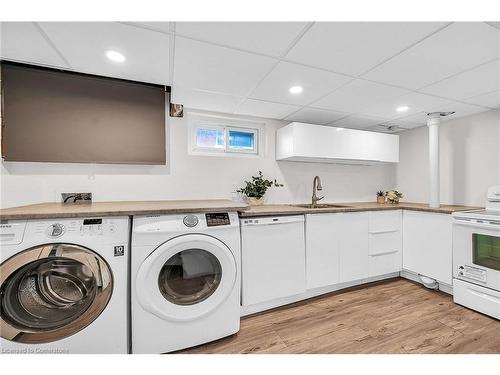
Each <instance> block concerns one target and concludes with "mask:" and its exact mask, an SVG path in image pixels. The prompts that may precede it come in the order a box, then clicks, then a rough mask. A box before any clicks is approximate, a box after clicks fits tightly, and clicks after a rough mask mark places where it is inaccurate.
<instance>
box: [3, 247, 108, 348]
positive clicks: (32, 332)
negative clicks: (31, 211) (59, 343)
mask: <svg viewBox="0 0 500 375" xmlns="http://www.w3.org/2000/svg"><path fill="white" fill-rule="evenodd" d="M0 282H1V286H0V298H1V300H0V313H1V314H0V316H1V323H2V332H1V336H2V338H5V339H8V340H11V341H15V342H20V343H47V342H53V341H56V340H60V339H62V338H65V337H68V336H71V335H73V334H74V333H76V332H78V331H80V330H82V329H83V328H85V327H86V326H88V325H89V324H90V323H92V322H93V321H94V320H95V319H96V318H97V317H98V316H99V315H100V313H101V312H102V311H103V310H104V308H105V307H106V305H107V303H108V301H109V299H110V298H111V292H112V288H113V285H112V274H111V271H110V268H109V266H108V264H107V263H106V262H105V261H104V259H102V258H101V257H100V256H99V255H98V254H96V253H95V252H93V251H92V250H90V249H87V248H85V247H82V246H76V245H72V244H63V243H59V244H47V245H43V246H37V247H34V248H31V249H28V250H25V251H23V252H21V253H19V254H16V255H14V256H13V257H11V258H9V259H7V260H6V261H5V262H4V263H2V264H1V265H0Z"/></svg>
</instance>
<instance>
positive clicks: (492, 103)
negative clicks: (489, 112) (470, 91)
mask: <svg viewBox="0 0 500 375" xmlns="http://www.w3.org/2000/svg"><path fill="white" fill-rule="evenodd" d="M466 102H468V103H472V104H477V105H480V106H483V107H488V108H499V107H500V90H497V91H493V92H489V93H487V94H482V95H478V96H474V97H472V98H469V99H467V100H466Z"/></svg>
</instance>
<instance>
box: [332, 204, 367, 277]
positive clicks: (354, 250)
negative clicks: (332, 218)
mask: <svg viewBox="0 0 500 375" xmlns="http://www.w3.org/2000/svg"><path fill="white" fill-rule="evenodd" d="M339 215H340V216H339V226H338V228H339V275H340V282H348V281H354V280H360V279H364V278H367V277H368V224H369V220H368V212H350V213H342V214H339Z"/></svg>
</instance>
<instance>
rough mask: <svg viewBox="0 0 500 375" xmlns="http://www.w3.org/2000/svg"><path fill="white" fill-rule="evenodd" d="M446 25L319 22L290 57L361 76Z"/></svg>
mask: <svg viewBox="0 0 500 375" xmlns="http://www.w3.org/2000/svg"><path fill="white" fill-rule="evenodd" d="M444 25H446V24H445V23H439V22H318V23H315V24H314V25H313V26H312V27H311V28H310V29H309V31H308V32H307V33H306V34H305V35H304V36H303V37H302V38H301V39H300V40H299V42H298V43H297V44H296V45H295V46H294V47H293V48H292V49H291V51H290V52H289V53H288V54H287V56H286V58H287V59H289V60H291V61H295V62H300V63H303V64H308V65H311V66H317V67H321V68H325V69H330V70H334V71H336V72H341V73H346V74H350V75H355V76H357V75H359V74H361V73H363V72H365V71H367V70H368V69H370V68H372V67H373V66H375V65H376V64H379V63H381V62H383V61H384V60H385V59H387V58H389V57H391V56H393V55H394V54H396V53H398V52H399V51H401V50H403V49H404V48H407V47H408V46H410V45H411V44H413V43H415V42H417V41H418V40H420V39H422V38H424V37H425V36H427V35H429V34H430V33H432V32H434V31H436V30H438V29H439V28H440V27H443V26H444Z"/></svg>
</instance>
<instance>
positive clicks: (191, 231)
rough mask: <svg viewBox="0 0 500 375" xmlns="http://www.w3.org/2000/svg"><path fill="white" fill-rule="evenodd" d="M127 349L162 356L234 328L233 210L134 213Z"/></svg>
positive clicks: (236, 237)
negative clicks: (129, 331)
mask: <svg viewBox="0 0 500 375" xmlns="http://www.w3.org/2000/svg"><path fill="white" fill-rule="evenodd" d="M131 256H132V262H131V277H132V296H131V303H132V310H131V316H132V353H165V352H172V351H175V350H180V349H184V348H188V347H192V346H196V345H200V344H203V343H206V342H210V341H213V340H217V339H219V338H222V337H225V336H229V335H231V334H234V333H236V332H238V331H239V327H240V280H241V277H240V231H239V220H238V214H237V213H235V212H231V213H227V212H222V213H205V214H202V213H200V214H186V215H165V216H136V217H134V218H133V224H132V252H131Z"/></svg>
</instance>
